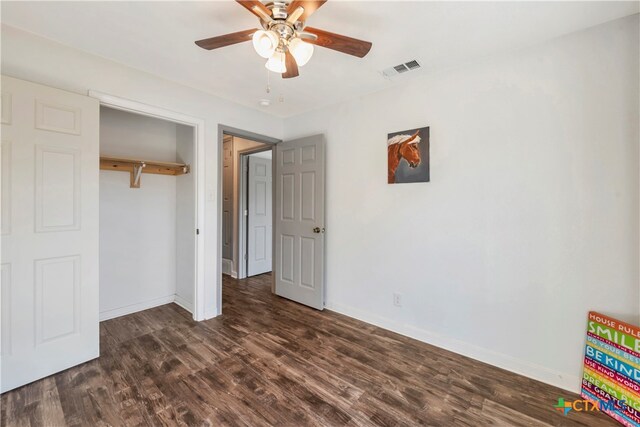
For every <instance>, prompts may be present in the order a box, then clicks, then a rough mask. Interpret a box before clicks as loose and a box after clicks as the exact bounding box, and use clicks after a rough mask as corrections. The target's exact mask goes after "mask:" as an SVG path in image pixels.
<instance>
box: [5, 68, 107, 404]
mask: <svg viewBox="0 0 640 427" xmlns="http://www.w3.org/2000/svg"><path fill="white" fill-rule="evenodd" d="M2 107H3V110H2V163H1V164H2V174H1V176H2V197H1V200H2V263H1V264H2V270H1V271H2V275H1V276H0V277H1V279H2V287H1V291H2V293H1V298H2V303H1V304H0V307H1V308H2V316H1V322H2V328H1V329H2V340H1V341H2V342H1V344H2V348H1V356H0V357H1V360H0V364H1V365H2V368H1V377H0V390H1V391H2V392H5V391H7V390H11V389H13V388H16V387H19V386H21V385H23V384H26V383H29V382H32V381H35V380H37V379H40V378H43V377H46V376H48V375H51V374H53V373H55V372H58V371H61V370H64V369H67V368H69V367H71V366H74V365H77V364H79V363H82V362H86V361H88V360H91V359H93V358H96V357H98V355H99V330H98V188H99V187H98V173H99V167H98V165H99V160H98V158H99V146H98V138H99V137H98V135H99V128H98V126H99V105H98V101H96V100H95V99H92V98H89V97H86V96H81V95H77V94H73V93H69V92H64V91H61V90H58V89H53V88H50V87H46V86H42V85H37V84H34V83H30V82H26V81H22V80H18V79H14V78H11V77H7V76H2Z"/></svg>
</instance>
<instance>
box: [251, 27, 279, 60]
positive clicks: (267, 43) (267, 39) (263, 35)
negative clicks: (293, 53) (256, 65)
mask: <svg viewBox="0 0 640 427" xmlns="http://www.w3.org/2000/svg"><path fill="white" fill-rule="evenodd" d="M277 47H278V35H277V34H276V33H275V32H273V31H264V30H258V31H256V32H255V33H253V48H254V49H255V50H256V52H257V53H258V55H260V56H262V57H263V58H269V57H270V56H271V55H273V52H275V51H276V48H277Z"/></svg>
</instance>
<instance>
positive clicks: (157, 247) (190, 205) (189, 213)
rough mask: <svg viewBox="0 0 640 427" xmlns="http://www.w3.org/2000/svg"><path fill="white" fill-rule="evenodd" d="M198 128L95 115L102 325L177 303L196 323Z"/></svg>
mask: <svg viewBox="0 0 640 427" xmlns="http://www.w3.org/2000/svg"><path fill="white" fill-rule="evenodd" d="M196 134H197V128H196V127H194V126H190V125H187V124H183V123H179V122H173V121H170V120H165V119H161V118H158V117H152V116H149V115H143V114H138V113H135V112H132V111H124V110H121V109H116V108H110V107H108V106H105V105H102V106H101V107H100V208H99V209H100V320H101V321H102V320H107V319H112V318H115V317H119V316H123V315H126V314H130V313H134V312H137V311H141V310H146V309H149V308H152V307H156V306H159V305H163V304H169V303H175V304H177V305H179V306H180V307H182V308H183V309H184V310H186V311H187V312H189V313H191V315H192V316H193V317H194V318H196V316H195V315H194V314H195V313H194V310H195V308H196V303H195V302H196V289H197V277H198V274H197V266H198V262H197V258H198V256H197V254H198V242H197V234H198V233H199V230H198V226H197V224H198V221H197V218H198V197H197V183H198V181H197V163H198V162H197V156H198V150H197V145H198V144H197V139H196V136H197V135H196Z"/></svg>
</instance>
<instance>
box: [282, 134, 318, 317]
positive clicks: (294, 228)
mask: <svg viewBox="0 0 640 427" xmlns="http://www.w3.org/2000/svg"><path fill="white" fill-rule="evenodd" d="M275 175H276V178H275V179H276V198H275V204H276V221H275V227H276V232H275V237H274V238H275V250H276V254H275V257H276V262H275V271H276V279H275V288H276V294H277V295H280V296H282V297H285V298H289V299H291V300H293V301H297V302H299V303H301V304H305V305H308V306H310V307H313V308H316V309H318V310H322V309H323V308H324V137H323V136H322V135H317V136H311V137H307V138H302V139H298V140H295V141H288V142H281V143H279V144H278V145H276V174H275Z"/></svg>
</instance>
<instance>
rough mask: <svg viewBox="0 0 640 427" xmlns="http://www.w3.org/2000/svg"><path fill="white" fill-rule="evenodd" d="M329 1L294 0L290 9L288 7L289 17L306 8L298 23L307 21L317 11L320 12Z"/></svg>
mask: <svg viewBox="0 0 640 427" xmlns="http://www.w3.org/2000/svg"><path fill="white" fill-rule="evenodd" d="M326 2H327V0H293V1H292V2H291V4H289V7H287V15H291V14H292V13H293V12H295V11H296V9H297V8H299V7H302V8H304V12H302V15H300V17H298V19H297V20H298V21H303V22H304V21H306V20H307V18H308V17H309V16H311V14H312V13H313V12H315V11H316V10H318V9H319V8H320V7H321V6H322V5H323V4H325V3H326Z"/></svg>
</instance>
